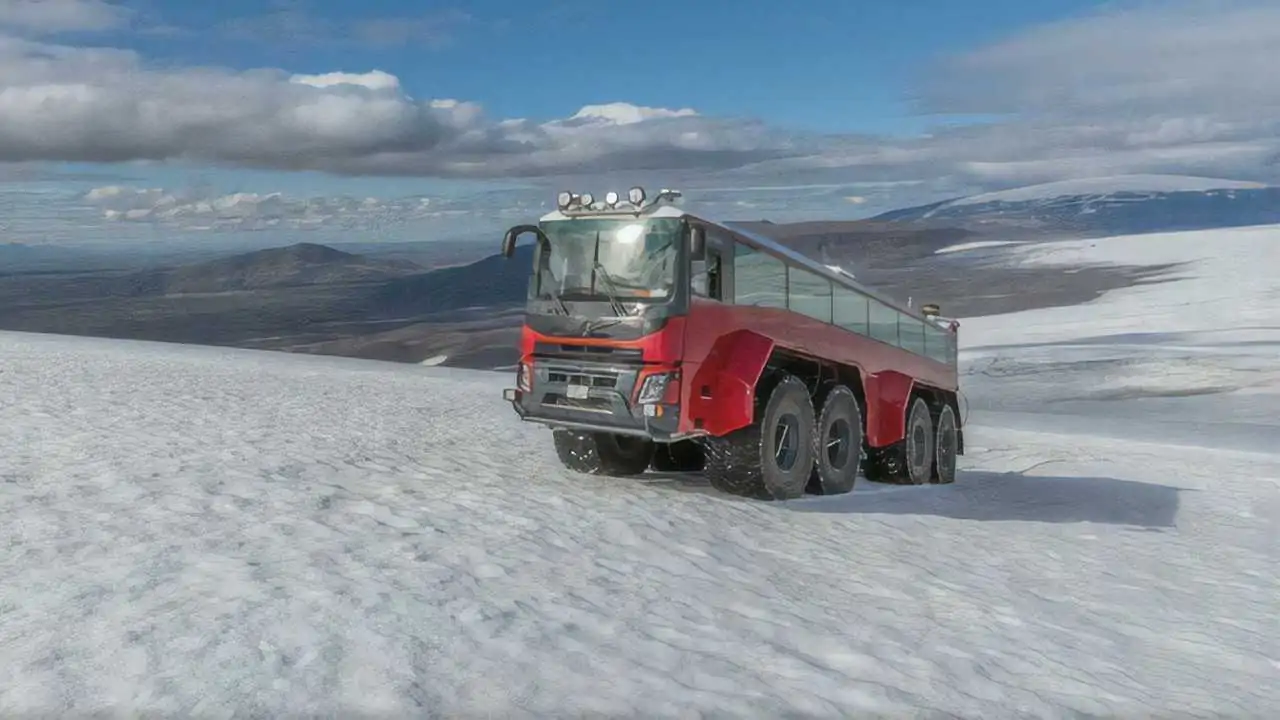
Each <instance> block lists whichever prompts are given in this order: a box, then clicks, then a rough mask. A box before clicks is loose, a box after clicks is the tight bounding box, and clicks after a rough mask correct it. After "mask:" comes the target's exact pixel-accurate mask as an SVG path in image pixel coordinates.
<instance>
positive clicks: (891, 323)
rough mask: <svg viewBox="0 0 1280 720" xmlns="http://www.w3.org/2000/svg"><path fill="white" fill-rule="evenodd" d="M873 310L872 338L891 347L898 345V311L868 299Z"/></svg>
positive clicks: (871, 318)
mask: <svg viewBox="0 0 1280 720" xmlns="http://www.w3.org/2000/svg"><path fill="white" fill-rule="evenodd" d="M867 303H868V305H870V308H871V317H870V321H871V337H873V338H875V339H876V340H879V341H880V342H886V343H889V344H890V345H897V344H898V311H897V310H894V309H893V308H891V307H889V306H888V305H885V304H883V303H881V302H879V301H877V300H872V299H870V298H868V300H867Z"/></svg>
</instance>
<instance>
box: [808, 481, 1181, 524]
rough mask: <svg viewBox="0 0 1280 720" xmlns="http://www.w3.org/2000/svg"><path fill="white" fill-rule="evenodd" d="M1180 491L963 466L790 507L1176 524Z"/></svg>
mask: <svg viewBox="0 0 1280 720" xmlns="http://www.w3.org/2000/svg"><path fill="white" fill-rule="evenodd" d="M1181 492H1182V490H1181V489H1180V488H1175V487H1170V486H1168V485H1153V484H1150V483H1140V482H1134V481H1132V480H1116V479H1114V478H1097V477H1039V476H1033V475H1022V474H1019V473H993V472H964V471H961V472H960V473H959V475H958V477H957V478H956V482H955V484H953V485H927V486H920V487H915V486H906V487H903V486H894V485H878V484H875V483H869V482H867V481H865V480H863V479H862V478H859V482H858V487H856V488H855V489H854V491H853V492H852V493H850V494H848V495H835V496H831V497H806V498H804V499H800V500H792V501H789V502H787V503H785V504H784V506H785V507H786V508H787V509H789V510H794V511H796V512H812V513H833V514H841V513H846V514H864V515H935V516H938V517H946V518H952V519H956V520H977V521H1015V522H1018V521H1020V522H1041V523H1080V522H1089V523H1098V524H1104V525H1129V526H1139V527H1144V528H1171V527H1173V526H1174V521H1175V519H1176V518H1177V515H1178V504H1179V494H1180V493H1181Z"/></svg>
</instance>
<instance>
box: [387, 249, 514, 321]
mask: <svg viewBox="0 0 1280 720" xmlns="http://www.w3.org/2000/svg"><path fill="white" fill-rule="evenodd" d="M532 266H533V245H521V246H520V247H517V248H516V252H515V254H514V255H512V256H511V257H510V258H504V257H502V256H501V255H497V254H495V255H490V256H488V257H486V258H483V259H481V260H477V261H476V262H473V263H470V264H468V265H460V266H456V267H446V268H440V269H438V270H432V271H430V272H425V273H421V274H415V275H409V276H406V277H401V278H397V279H394V280H390V281H388V282H384V283H381V284H379V285H378V286H376V287H374V288H371V292H370V295H369V297H368V298H367V299H366V300H365V301H364V302H365V303H366V307H368V308H369V311H370V312H372V313H375V314H377V315H380V316H391V317H408V316H413V315H418V314H422V313H438V312H447V311H452V310H462V309H466V308H472V307H488V306H506V305H516V304H520V303H523V302H524V300H525V296H526V293H527V289H528V287H529V274H530V272H531V268H532Z"/></svg>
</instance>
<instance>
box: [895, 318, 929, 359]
mask: <svg viewBox="0 0 1280 720" xmlns="http://www.w3.org/2000/svg"><path fill="white" fill-rule="evenodd" d="M898 345H899V346H900V347H901V348H902V349H903V350H908V351H910V352H913V353H915V354H917V355H924V321H923V320H919V319H917V318H914V317H911V316H910V315H903V314H901V313H899V314H898Z"/></svg>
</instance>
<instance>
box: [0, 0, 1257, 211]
mask: <svg viewBox="0 0 1280 720" xmlns="http://www.w3.org/2000/svg"><path fill="white" fill-rule="evenodd" d="M119 12H120V11H119V9H118V8H116V7H115V6H111V5H107V4H106V3H103V2H100V1H99V0H42V1H41V2H33V1H32V0H0V17H3V18H4V21H3V23H4V24H6V25H8V26H9V27H10V28H11V31H10V34H8V35H0V162H3V161H8V162H28V161H88V162H120V161H137V160H147V161H163V160H181V161H190V162H196V163H210V164H217V165H225V166H240V167H252V168H270V169H281V170H318V171H323V172H328V173H336V174H347V175H392V176H395V175H405V176H433V177H443V178H543V177H547V178H549V177H553V176H557V175H597V174H602V173H608V174H615V175H617V174H632V173H645V172H649V173H667V174H670V175H672V176H674V177H680V176H681V175H684V176H687V177H701V178H713V179H715V182H721V183H747V182H751V181H752V180H753V179H754V180H755V181H759V180H760V179H761V178H769V179H771V180H773V181H779V182H799V181H808V182H847V181H849V180H850V179H857V180H860V181H867V182H890V183H893V182H897V183H921V182H925V183H929V184H930V186H931V187H933V188H934V189H935V191H938V192H941V191H944V190H949V191H959V190H960V189H974V190H977V189H987V188H993V187H1004V186H1011V185H1017V184H1023V183H1031V182H1045V181H1052V180H1060V179H1066V178H1073V177H1087V176H1096V175H1108V174H1122V173H1173V174H1194V175H1204V176H1215V177H1230V178H1239V179H1251V180H1261V181H1266V182H1275V181H1278V180H1280V140H1278V138H1280V73H1277V72H1275V71H1274V65H1275V62H1276V59H1277V57H1278V56H1277V50H1276V49H1277V48H1280V5H1277V4H1276V3H1274V2H1264V3H1262V2H1230V1H1224V2H1197V3H1146V4H1143V5H1141V6H1138V7H1135V8H1133V9H1126V10H1121V11H1111V12H1107V13H1101V14H1094V15H1089V16H1085V17H1080V18H1076V19H1073V20H1070V21H1063V22H1059V23H1054V24H1050V25H1045V26H1041V27H1037V28H1033V29H1031V30H1028V31H1025V32H1022V33H1021V34H1018V35H1015V36H1012V37H1009V38H1006V39H1004V40H1002V41H1000V42H997V43H994V44H991V45H988V46H986V47H982V48H978V49H976V50H974V51H972V52H969V53H966V54H963V55H960V56H955V57H949V58H945V59H944V61H942V62H940V63H938V65H937V66H935V67H933V68H931V69H930V70H929V72H928V73H927V74H926V75H925V77H924V78H923V79H922V80H921V81H920V83H919V86H918V88H916V92H915V96H916V101H917V103H918V106H919V108H920V109H921V110H922V111H924V112H930V113H943V114H960V113H965V114H969V113H977V114H982V115H996V116H998V117H999V119H998V120H996V121H992V122H988V123H985V124H975V125H968V126H959V127H951V128H947V129H942V130H938V131H935V132H934V133H932V134H930V135H927V136H923V137H916V138H907V139H902V138H878V137H870V136H860V135H853V134H848V135H829V134H828V135H823V134H812V133H797V132H792V131H788V130H787V129H786V128H780V127H773V126H769V125H767V124H765V123H762V122H760V121H756V120H751V119H741V118H721V117H707V116H704V115H701V114H699V113H698V112H697V109H696V108H676V109H671V108H647V107H639V106H636V105H632V104H629V103H626V102H622V101H619V102H616V103H612V104H603V105H592V106H587V107H583V108H580V109H578V110H577V111H575V112H572V113H567V116H566V117H564V118H562V119H557V120H551V121H544V122H538V121H533V120H529V119H521V118H493V117H490V116H488V115H487V114H486V113H485V111H484V109H483V108H482V107H481V106H479V105H478V104H476V103H473V102H468V101H466V100H465V99H448V98H417V97H413V96H411V95H410V94H408V93H407V92H406V91H405V89H404V87H403V86H402V85H401V83H400V81H399V79H398V78H397V77H396V76H395V75H393V74H391V73H388V72H385V71H383V70H378V69H368V70H352V69H338V70H335V71H334V72H331V73H327V74H316V75H299V74H294V73H289V72H286V71H284V70H280V69H258V70H248V71H233V70H228V69H218V68H186V69H184V68H172V67H160V66H152V65H149V64H148V63H147V62H146V60H145V59H144V58H143V57H141V56H139V55H138V54H136V53H134V52H132V51H128V50H120V49H110V48H100V47H77V46H71V45H66V44H58V43H55V42H51V41H47V40H42V39H39V37H38V34H39V33H40V32H56V31H60V30H70V29H82V30H88V29H95V28H101V27H106V26H109V25H111V24H112V23H119V22H122V20H121V18H120V17H119V15H118V13H119ZM113 13H115V14H113ZM19 27H20V28H25V29H26V30H27V31H28V32H27V33H26V34H25V35H24V36H20V35H18V34H16V33H17V32H18V28H19ZM0 32H3V30H0ZM33 33H34V34H33ZM846 195H847V196H857V197H862V194H860V193H846ZM850 202H852V201H845V202H844V205H845V206H846V207H847V206H848V205H849V204H850ZM135 209H136V208H135Z"/></svg>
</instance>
